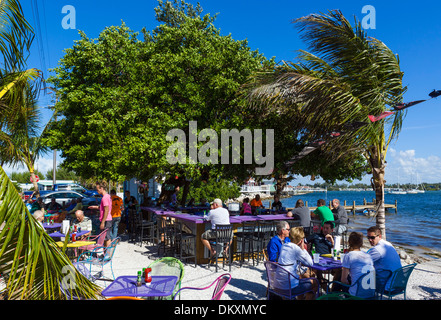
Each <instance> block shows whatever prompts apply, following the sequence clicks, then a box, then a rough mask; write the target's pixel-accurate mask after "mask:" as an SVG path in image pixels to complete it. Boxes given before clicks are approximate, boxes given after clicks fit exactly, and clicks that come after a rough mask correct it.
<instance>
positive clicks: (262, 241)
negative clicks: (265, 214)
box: [255, 221, 276, 264]
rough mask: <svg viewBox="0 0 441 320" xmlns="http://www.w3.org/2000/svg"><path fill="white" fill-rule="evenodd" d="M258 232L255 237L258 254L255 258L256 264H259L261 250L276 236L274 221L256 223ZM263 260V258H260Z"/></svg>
mask: <svg viewBox="0 0 441 320" xmlns="http://www.w3.org/2000/svg"><path fill="white" fill-rule="evenodd" d="M257 225H258V232H257V234H256V235H255V236H256V237H255V239H256V242H257V251H258V252H259V254H258V256H257V264H259V261H260V258H261V254H262V253H263V251H262V250H263V249H266V246H267V245H268V242H269V241H270V240H271V238H272V237H273V236H275V235H276V228H275V223H274V221H258V224H257ZM262 260H264V257H262Z"/></svg>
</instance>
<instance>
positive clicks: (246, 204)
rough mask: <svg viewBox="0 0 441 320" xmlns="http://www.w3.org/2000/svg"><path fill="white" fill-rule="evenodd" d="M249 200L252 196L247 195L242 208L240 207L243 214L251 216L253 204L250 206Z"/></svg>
mask: <svg viewBox="0 0 441 320" xmlns="http://www.w3.org/2000/svg"><path fill="white" fill-rule="evenodd" d="M249 202H250V198H248V197H247V198H245V199H243V202H242V208H241V209H240V215H241V216H243V215H245V216H250V215H251V214H252V212H251V206H250V204H249Z"/></svg>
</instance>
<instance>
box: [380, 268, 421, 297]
mask: <svg viewBox="0 0 441 320" xmlns="http://www.w3.org/2000/svg"><path fill="white" fill-rule="evenodd" d="M416 265H417V264H416V263H413V264H409V265H407V266H404V267H401V268H399V269H397V270H395V271H394V272H393V273H392V275H391V277H390V279H391V280H390V281H388V283H389V286H388V285H386V288H385V289H384V290H383V292H382V293H380V299H382V298H383V296H387V297H388V299H389V300H392V298H393V297H395V296H397V295H400V294H403V295H404V300H406V288H407V282H408V281H409V277H410V275H411V273H412V271H413V269H414V268H415V266H416Z"/></svg>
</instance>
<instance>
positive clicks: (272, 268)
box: [264, 261, 319, 300]
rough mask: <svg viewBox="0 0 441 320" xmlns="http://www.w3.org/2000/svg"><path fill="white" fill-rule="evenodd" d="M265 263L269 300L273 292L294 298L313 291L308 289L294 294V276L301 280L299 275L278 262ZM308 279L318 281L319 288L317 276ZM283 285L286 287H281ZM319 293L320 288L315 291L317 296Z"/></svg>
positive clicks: (283, 297)
mask: <svg viewBox="0 0 441 320" xmlns="http://www.w3.org/2000/svg"><path fill="white" fill-rule="evenodd" d="M264 265H265V269H266V275H267V278H268V291H267V299H268V300H269V297H270V295H271V294H272V295H276V296H279V297H281V298H282V299H289V300H294V299H295V298H296V297H297V296H300V295H303V294H305V293H308V292H313V291H311V290H306V291H302V292H299V293H297V294H295V295H294V294H293V293H292V291H291V280H292V279H293V278H295V279H297V280H300V279H299V277H298V275H295V274H292V273H291V272H289V271H288V270H286V269H285V268H284V267H282V266H281V265H279V264H278V263H276V262H272V261H265V262H264ZM306 279H309V280H313V281H315V282H317V288H319V282H318V280H317V278H305V280H306ZM279 285H280V286H279ZM281 286H283V287H285V288H281ZM317 294H318V290H317V292H316V293H315V296H316V297H317Z"/></svg>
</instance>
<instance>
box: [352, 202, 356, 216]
mask: <svg viewBox="0 0 441 320" xmlns="http://www.w3.org/2000/svg"><path fill="white" fill-rule="evenodd" d="M352 214H353V215H354V216H355V200H354V202H353V203H352Z"/></svg>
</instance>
